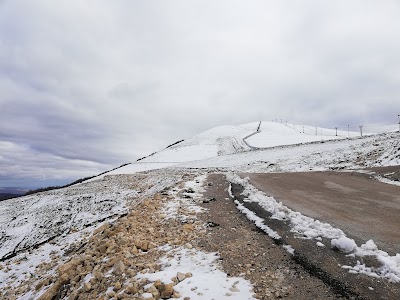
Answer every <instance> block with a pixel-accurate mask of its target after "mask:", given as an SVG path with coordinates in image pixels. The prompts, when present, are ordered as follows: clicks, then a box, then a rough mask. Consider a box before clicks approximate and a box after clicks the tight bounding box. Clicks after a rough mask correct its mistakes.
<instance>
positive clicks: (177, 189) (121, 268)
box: [0, 171, 369, 300]
mask: <svg viewBox="0 0 400 300" xmlns="http://www.w3.org/2000/svg"><path fill="white" fill-rule="evenodd" d="M165 175H166V176H168V174H167V173H165ZM174 175H175V176H176V174H174ZM197 175H199V173H198V172H196V171H193V172H187V173H186V174H181V175H180V176H181V178H182V179H181V181H180V182H179V183H178V184H176V185H173V186H171V187H169V188H165V189H163V190H162V191H159V192H157V193H156V194H154V195H151V196H148V197H146V198H145V199H144V201H142V202H141V203H140V204H139V205H135V206H134V207H132V208H131V209H130V211H129V213H128V214H127V215H126V216H123V217H121V218H119V219H117V220H115V221H112V222H105V223H104V224H103V225H102V226H100V227H99V228H97V229H96V230H95V231H94V232H93V234H90V235H88V236H87V238H85V239H83V240H82V241H81V242H78V243H75V244H71V245H69V246H68V249H66V251H65V252H64V254H63V256H62V257H61V256H59V255H57V254H54V255H52V260H51V261H50V262H46V263H43V264H41V265H39V266H38V268H37V269H36V271H35V274H34V276H32V277H30V278H29V279H28V280H26V281H24V282H22V283H21V284H18V285H16V286H12V285H9V286H7V287H6V288H5V289H3V290H1V291H0V299H9V300H14V299H19V298H20V296H22V295H29V296H26V297H25V298H21V299H39V300H54V299H69V300H76V299H79V300H83V299H103V300H106V299H107V300H108V299H145V297H146V299H150V300H152V299H153V300H154V299H170V298H179V299H184V300H189V299H190V298H188V297H186V296H185V295H180V294H179V293H178V292H177V291H176V290H175V289H174V287H175V285H176V284H178V283H179V282H180V281H184V280H189V278H190V277H191V276H192V275H191V273H190V272H189V273H188V272H185V273H177V274H176V275H175V276H174V277H173V278H171V279H172V280H173V283H171V284H163V283H162V282H160V281H156V282H150V281H149V280H147V279H138V276H137V275H138V274H145V273H154V272H157V271H159V270H160V269H161V268H162V266H161V264H160V263H159V261H160V258H161V257H163V256H164V255H165V254H166V252H165V251H164V250H163V249H162V248H160V247H161V246H164V245H166V244H168V245H170V246H171V247H183V248H187V249H199V250H202V251H204V252H218V253H219V256H220V266H221V268H222V269H223V270H224V271H225V272H226V273H228V274H229V276H237V277H244V278H246V279H247V280H249V281H250V282H251V283H252V284H253V287H254V289H253V290H254V297H255V298H257V299H281V298H285V299H300V300H301V299H328V300H329V299H352V298H354V299H364V298H361V297H358V298H355V297H351V296H347V297H344V296H342V295H341V294H339V293H337V291H336V290H335V289H334V288H332V286H331V285H329V284H327V283H326V282H324V281H323V280H321V279H320V278H318V277H317V276H314V275H313V274H311V273H310V272H309V271H307V270H306V269H305V268H304V267H303V266H302V265H301V264H298V263H297V262H296V261H295V260H294V259H293V258H292V257H291V255H290V254H289V253H288V252H286V251H285V250H284V249H283V248H282V247H281V246H279V245H277V244H276V243H275V242H274V241H273V240H272V239H271V238H269V237H268V236H266V235H265V234H264V233H262V232H260V231H259V230H258V229H257V228H256V227H255V225H254V224H253V223H251V222H250V221H248V220H247V219H246V218H245V217H244V216H243V215H242V214H241V213H240V212H239V211H238V210H237V209H236V206H235V204H234V203H233V201H232V199H230V198H229V194H228V192H227V188H228V183H227V182H226V180H225V178H224V176H223V175H221V174H210V175H209V176H208V178H207V179H206V181H205V187H206V192H205V193H204V195H203V196H202V197H201V198H200V199H197V200H196V199H193V198H194V197H193V196H191V193H190V191H189V193H187V192H188V191H185V188H184V182H185V181H188V180H192V179H193V178H194V177H195V176H197ZM146 176H152V174H151V173H149V174H148V175H141V179H142V180H144V179H145V177H146ZM132 178H133V177H132ZM135 185H137V186H140V184H139V183H137V182H136V183H135ZM147 188H149V187H148V186H146V187H142V188H141V190H143V191H142V192H144V190H145V189H147ZM185 192H186V193H185ZM177 196H178V197H177ZM177 198H179V201H180V204H179V205H178V206H177V211H176V212H175V216H173V217H171V216H169V215H168V213H166V210H165V207H166V205H167V204H168V203H170V202H171V201H175V200H176V199H177ZM194 202H197V203H201V204H199V205H201V206H202V207H203V208H205V209H206V211H205V212H203V213H198V212H197V213H196V212H195V211H194V210H193V209H190V206H189V205H193V204H194ZM12 267H14V266H12V265H10V264H9V261H8V262H7V261H5V262H3V263H0V269H2V270H9V269H11V268H12ZM232 299H237V298H234V297H232ZM365 299H369V298H365ZM207 300H209V299H207Z"/></svg>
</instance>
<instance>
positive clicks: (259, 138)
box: [90, 122, 359, 181]
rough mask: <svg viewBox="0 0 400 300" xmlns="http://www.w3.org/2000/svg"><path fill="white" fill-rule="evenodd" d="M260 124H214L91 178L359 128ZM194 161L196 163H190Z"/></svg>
mask: <svg viewBox="0 0 400 300" xmlns="http://www.w3.org/2000/svg"><path fill="white" fill-rule="evenodd" d="M258 126H259V122H253V123H247V124H242V125H230V126H219V127H215V128H211V129H209V130H207V131H204V132H202V133H200V134H198V135H195V136H194V137H192V138H190V139H187V140H185V141H183V142H180V143H178V144H176V145H173V146H171V147H168V148H166V149H164V150H161V151H159V152H156V153H154V154H152V155H150V156H148V157H146V158H145V159H142V160H140V161H137V162H134V163H131V164H129V165H127V166H124V167H122V168H119V169H116V170H113V171H111V172H108V173H105V174H103V175H101V176H99V177H95V178H93V179H91V180H90V181H93V180H97V179H101V178H104V176H106V175H117V174H133V173H136V172H142V171H148V170H153V169H160V168H167V167H172V166H175V167H182V166H183V167H185V166H186V164H188V165H196V166H200V165H202V163H201V161H203V160H205V161H206V160H207V161H209V159H213V158H214V159H216V160H218V158H221V159H223V157H225V156H227V155H229V157H231V156H230V155H234V154H240V153H246V152H248V151H250V150H254V149H258V148H271V147H277V146H282V145H295V144H303V143H310V142H321V141H328V140H337V139H342V140H343V139H346V138H348V137H358V136H359V133H357V132H349V133H348V132H347V131H346V132H343V131H338V132H337V135H336V131H335V129H328V128H317V129H316V128H315V127H312V126H306V125H304V126H303V125H293V124H282V123H276V122H262V123H261V126H260V130H259V131H257V128H258ZM316 133H317V134H316ZM229 157H228V158H227V159H228V160H229ZM194 161H196V163H194V164H191V162H194ZM211 161H212V160H211Z"/></svg>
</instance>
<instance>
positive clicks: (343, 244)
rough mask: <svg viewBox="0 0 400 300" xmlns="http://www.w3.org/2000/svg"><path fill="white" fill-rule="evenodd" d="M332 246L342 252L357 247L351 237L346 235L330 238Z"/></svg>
mask: <svg viewBox="0 0 400 300" xmlns="http://www.w3.org/2000/svg"><path fill="white" fill-rule="evenodd" d="M331 246H332V248H335V249H337V250H339V251H340V252H343V253H350V252H353V251H354V250H355V249H356V248H357V244H356V242H355V241H354V240H353V239H350V238H348V237H340V238H338V239H332V240H331Z"/></svg>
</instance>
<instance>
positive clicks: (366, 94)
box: [0, 0, 400, 180]
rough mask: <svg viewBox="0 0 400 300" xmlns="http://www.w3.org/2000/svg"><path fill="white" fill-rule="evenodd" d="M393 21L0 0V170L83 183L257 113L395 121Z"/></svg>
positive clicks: (263, 6) (399, 62) (148, 4)
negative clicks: (85, 178)
mask: <svg viewBox="0 0 400 300" xmlns="http://www.w3.org/2000/svg"><path fill="white" fill-rule="evenodd" d="M399 13H400V7H399V4H398V2H396V1H389V0H385V1H380V2H379V3H378V2H376V1H369V0H367V1H361V0H360V1H255V0H252V1H248V2H246V3H245V4H244V3H243V2H242V1H127V0H126V1H122V0H121V1H90V0H89V1H77V0H76V1H57V2H55V1H51V0H34V1H23V0H13V1H0V91H1V95H0V116H1V117H0V142H2V143H3V144H2V148H1V152H0V168H1V169H0V176H3V178H7V176H10V178H11V177H12V178H40V176H42V177H43V178H45V179H46V180H51V179H55V178H58V179H60V180H61V179H62V178H72V177H74V176H75V177H79V176H81V175H83V176H86V175H90V173H96V172H98V171H102V170H104V169H106V168H108V167H110V166H114V165H116V164H119V163H124V162H128V161H133V160H135V159H136V158H138V157H141V156H143V155H146V154H148V153H151V152H153V151H155V150H157V149H160V148H162V147H164V146H165V145H168V144H170V143H172V142H175V141H176V140H179V139H182V138H187V137H190V136H192V135H193V134H195V133H197V132H200V131H203V130H206V129H208V128H210V127H212V126H217V125H223V124H239V123H244V122H252V121H255V120H260V119H264V120H272V119H275V118H283V119H287V120H290V121H292V122H295V123H306V124H311V125H314V124H315V125H318V126H324V125H325V126H342V124H349V123H352V124H353V123H354V124H359V123H360V122H365V123H368V122H374V123H395V122H396V121H397V119H396V117H397V114H398V113H400V112H398V110H399V107H398V99H397V95H399V94H400V93H399V92H400V85H399V84H398V83H399V81H400V57H399V55H398V53H399V51H400V30H399V29H400V20H399V18H398V15H399ZM7 143H8V144H7ZM6 145H7V146H6ZM11 145H12V146H11ZM13 147H14V148H13ZM11 148H13V150H10V149H11ZM7 149H8V150H7ZM74 172H75V173H74ZM74 174H76V175H74ZM58 179H57V180H58Z"/></svg>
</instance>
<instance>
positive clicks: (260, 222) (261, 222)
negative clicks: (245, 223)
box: [235, 200, 281, 240]
mask: <svg viewBox="0 0 400 300" xmlns="http://www.w3.org/2000/svg"><path fill="white" fill-rule="evenodd" d="M235 204H236V207H237V208H238V210H239V211H241V212H242V213H243V214H245V215H246V217H247V218H248V219H249V220H250V221H252V222H254V224H255V225H256V226H257V227H258V228H260V229H261V230H263V231H264V232H265V233H266V234H268V236H270V237H271V238H273V239H276V240H279V239H281V236H280V235H279V234H278V233H277V232H276V231H274V230H272V229H271V228H270V227H268V226H267V225H265V224H264V220H263V219H262V218H260V217H259V216H257V215H256V214H255V213H254V212H253V211H251V210H249V209H247V208H246V207H245V206H244V205H243V204H241V203H240V202H239V201H237V200H235Z"/></svg>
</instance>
